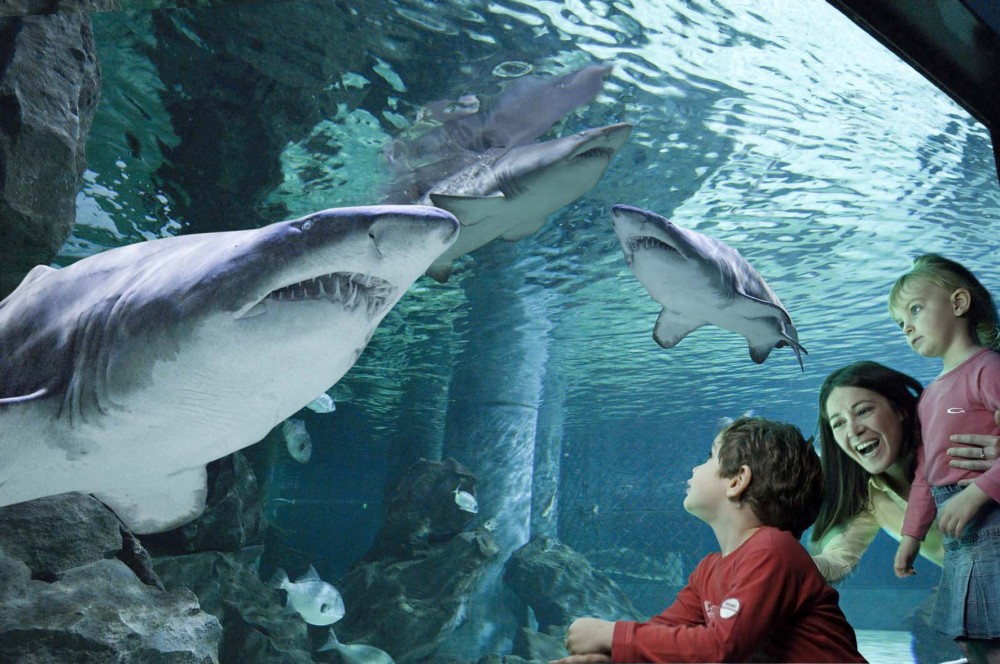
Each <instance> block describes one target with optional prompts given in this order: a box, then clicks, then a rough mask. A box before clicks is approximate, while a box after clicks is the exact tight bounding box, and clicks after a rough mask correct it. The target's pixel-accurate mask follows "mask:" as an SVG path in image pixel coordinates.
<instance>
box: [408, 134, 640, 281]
mask: <svg viewBox="0 0 1000 664" xmlns="http://www.w3.org/2000/svg"><path fill="white" fill-rule="evenodd" d="M631 133H632V125H630V124H627V123H621V124H613V125H608V126H606V127H598V128H596V129H587V130H584V131H581V132H580V133H578V134H573V135H572V136H564V137H563V138H556V139H553V140H551V141H545V142H543V143H532V144H529V145H521V146H518V147H513V148H510V149H508V150H491V151H488V152H486V153H484V154H483V156H482V158H481V159H480V160H479V161H477V162H476V163H474V164H472V165H471V166H467V167H466V168H464V169H462V170H461V171H459V172H458V173H455V174H454V175H452V176H451V177H449V178H447V179H446V180H444V181H442V182H440V183H438V184H437V185H435V186H434V187H432V188H431V190H430V191H429V192H427V194H425V195H424V197H423V198H422V199H421V200H420V203H421V204H428V203H430V204H433V205H435V206H437V207H439V208H443V209H445V210H448V211H449V212H451V213H452V214H454V215H455V216H456V217H458V220H459V222H460V223H461V224H462V230H461V232H460V233H459V235H458V240H457V241H456V242H455V244H453V245H452V246H451V248H450V249H448V250H447V251H446V252H444V254H442V255H441V256H440V257H439V258H438V259H437V260H436V261H434V263H433V264H432V265H431V267H430V269H428V270H427V274H428V275H430V276H431V277H433V278H434V279H435V280H437V281H439V282H445V281H447V280H448V277H449V276H450V275H451V270H452V263H453V261H455V259H457V258H458V257H460V256H463V255H465V254H467V253H469V252H470V251H473V250H474V249H478V248H479V247H481V246H483V245H484V244H487V243H488V242H491V241H493V240H495V239H497V238H498V237H502V238H503V239H505V240H510V241H514V240H520V239H521V238H523V237H527V236H528V235H531V234H532V233H535V232H536V231H538V229H540V228H541V227H542V225H543V224H544V223H545V220H546V218H547V217H548V216H549V215H550V214H552V213H553V212H555V211H556V210H558V209H559V208H561V207H563V206H564V205H568V204H570V203H572V202H573V201H575V200H576V199H577V198H579V197H580V196H583V195H584V194H585V193H587V191H589V190H590V189H591V188H592V187H593V186H594V185H596V184H597V182H598V181H599V180H600V179H601V176H603V175H604V171H605V170H606V169H607V167H608V164H609V163H610V161H611V158H612V157H613V156H614V155H615V153H616V152H617V151H618V150H619V149H620V148H621V147H622V145H624V144H625V141H626V139H628V137H629V134H631Z"/></svg>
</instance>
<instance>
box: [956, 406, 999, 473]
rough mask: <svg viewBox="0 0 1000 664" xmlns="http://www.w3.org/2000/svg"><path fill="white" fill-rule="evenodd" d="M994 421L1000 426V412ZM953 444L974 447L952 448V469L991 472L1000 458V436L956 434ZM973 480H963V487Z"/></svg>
mask: <svg viewBox="0 0 1000 664" xmlns="http://www.w3.org/2000/svg"><path fill="white" fill-rule="evenodd" d="M993 420H994V421H995V422H996V423H997V426H1000V410H998V411H996V412H995V413H993ZM951 442H953V443H963V444H964V445H972V446H973V447H951V448H949V449H948V455H949V456H953V457H955V458H954V459H952V460H951V461H950V462H949V465H951V467H952V468H963V469H965V470H989V468H990V467H991V466H992V465H993V464H994V463H995V462H996V460H997V457H998V456H1000V453H998V449H1000V436H984V435H975V434H956V435H954V436H952V437H951ZM971 483H972V480H961V481H960V482H959V484H960V485H961V486H968V485H969V484H971Z"/></svg>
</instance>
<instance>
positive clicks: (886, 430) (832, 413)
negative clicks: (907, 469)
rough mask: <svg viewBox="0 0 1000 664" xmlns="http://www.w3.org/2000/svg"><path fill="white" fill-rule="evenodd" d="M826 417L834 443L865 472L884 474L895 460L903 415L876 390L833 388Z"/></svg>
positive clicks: (899, 443)
mask: <svg viewBox="0 0 1000 664" xmlns="http://www.w3.org/2000/svg"><path fill="white" fill-rule="evenodd" d="M826 417H827V422H828V423H829V425H830V429H832V430H833V438H834V440H835V441H837V445H838V446H839V447H840V449H842V450H843V451H844V454H846V455H847V456H848V457H849V458H850V459H851V460H853V461H854V462H855V463H857V464H858V465H860V466H861V467H862V468H864V469H865V471H867V472H868V473H870V474H872V475H879V474H881V473H884V472H885V471H886V470H887V469H888V468H889V466H891V465H892V464H894V463H895V462H896V460H897V459H898V457H899V450H900V448H901V447H902V445H903V434H904V433H905V432H904V431H903V416H902V415H901V414H899V413H897V412H896V411H895V410H893V408H892V404H890V403H889V400H888V399H886V398H885V397H884V396H882V395H881V394H879V393H878V392H872V391H871V390H866V389H865V388H863V387H835V388H833V390H831V391H830V396H829V397H827V400H826Z"/></svg>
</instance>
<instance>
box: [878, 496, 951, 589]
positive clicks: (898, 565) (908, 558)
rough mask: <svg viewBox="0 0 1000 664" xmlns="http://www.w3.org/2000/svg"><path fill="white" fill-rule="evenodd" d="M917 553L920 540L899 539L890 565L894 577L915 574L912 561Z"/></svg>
mask: <svg viewBox="0 0 1000 664" xmlns="http://www.w3.org/2000/svg"><path fill="white" fill-rule="evenodd" d="M949 502H950V501H949ZM918 553H920V540H918V539H917V538H915V537H910V536H909V535H903V536H902V537H900V538H899V548H898V549H896V559H895V561H893V564H892V566H893V569H895V570H896V576H898V577H899V578H901V579H902V578H903V577H906V576H913V575H914V574H916V573H917V572H916V570H914V569H913V561H914V560H916V559H917V554H918Z"/></svg>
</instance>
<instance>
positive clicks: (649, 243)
mask: <svg viewBox="0 0 1000 664" xmlns="http://www.w3.org/2000/svg"><path fill="white" fill-rule="evenodd" d="M622 248H623V249H624V253H625V261H626V262H627V263H628V265H629V267H631V266H632V261H634V260H635V255H636V253H638V252H640V251H643V250H644V249H658V250H661V251H671V252H674V253H678V252H677V250H676V249H674V248H673V247H672V246H670V245H669V244H667V243H666V242H664V241H663V240H660V239H658V238H655V237H652V236H650V235H633V236H632V237H630V238H628V239H627V240H625V242H623V243H622Z"/></svg>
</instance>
